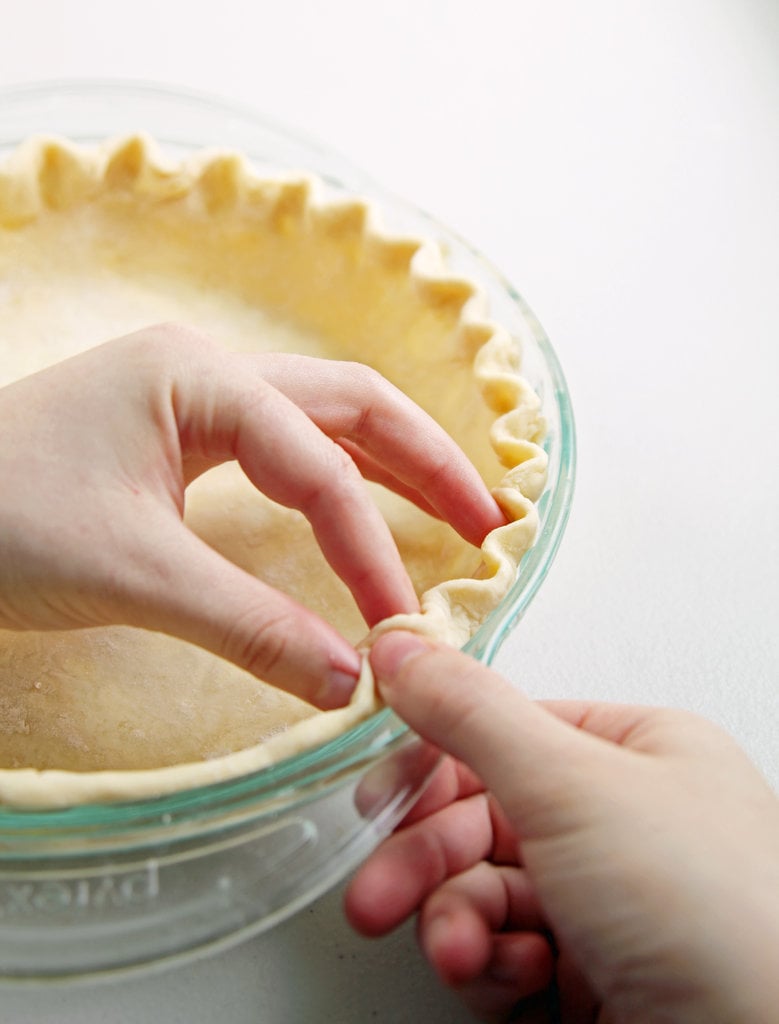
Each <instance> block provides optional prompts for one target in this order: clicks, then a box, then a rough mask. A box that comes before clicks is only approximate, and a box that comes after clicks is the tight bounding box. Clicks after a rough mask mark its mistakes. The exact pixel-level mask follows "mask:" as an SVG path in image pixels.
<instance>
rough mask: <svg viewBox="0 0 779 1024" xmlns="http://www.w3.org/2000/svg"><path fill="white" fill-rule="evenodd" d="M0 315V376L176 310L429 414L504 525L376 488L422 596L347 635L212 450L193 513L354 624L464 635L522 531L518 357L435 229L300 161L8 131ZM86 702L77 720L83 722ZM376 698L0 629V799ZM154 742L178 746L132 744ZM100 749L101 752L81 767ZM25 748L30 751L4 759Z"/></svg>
mask: <svg viewBox="0 0 779 1024" xmlns="http://www.w3.org/2000/svg"><path fill="white" fill-rule="evenodd" d="M0 317H2V322H3V325H4V334H3V349H2V350H0V384H4V383H8V382H10V380H12V379H15V378H17V377H20V376H24V375H25V374H27V373H30V372H33V371H34V370H36V369H39V368H40V367H41V366H42V365H45V364H47V363H52V362H56V361H58V360H59V359H61V358H64V357H66V356H68V355H71V354H73V353H74V352H76V351H78V350H81V349H84V348H88V347H90V346H91V345H93V344H97V343H100V342H102V341H104V340H106V339H107V338H109V337H112V336H116V335H119V334H123V333H127V332H128V331H130V330H133V329H136V328H138V327H142V326H146V325H148V324H149V323H152V322H155V321H159V320H165V319H184V320H186V321H188V322H190V323H192V324H193V325H194V326H197V327H200V328H202V329H206V330H208V331H210V333H212V334H214V335H215V336H216V337H218V338H220V340H223V341H225V343H226V344H228V345H229V346H230V347H235V348H241V349H244V350H251V349H252V348H257V347H258V345H259V344H260V340H261V339H262V344H263V345H265V346H266V347H271V348H274V349H287V350H294V351H304V352H306V353H308V354H313V355H324V356H328V357H332V358H345V359H357V360H359V361H362V362H367V363H370V364H371V365H373V366H374V367H375V368H376V369H378V370H379V371H380V372H381V373H383V374H384V375H385V376H386V377H388V378H389V379H390V380H392V381H393V382H394V383H396V384H398V386H400V387H401V388H402V389H403V390H404V391H406V393H407V394H409V395H410V396H411V397H412V398H414V399H415V400H416V401H417V402H418V403H419V404H420V405H422V406H423V407H424V408H426V409H427V411H428V412H430V413H431V414H432V415H433V416H434V417H435V418H436V419H438V420H439V422H440V423H441V424H442V425H443V426H444V427H445V428H446V429H447V430H448V431H449V433H450V434H452V436H453V437H454V438H455V439H456V440H457V441H458V443H460V445H461V446H462V447H463V448H464V449H465V451H466V453H467V454H468V455H469V456H470V458H471V459H472V460H473V461H474V463H475V464H476V466H477V468H478V469H479V470H480V472H481V473H482V475H483V477H484V478H485V480H486V481H487V482H488V484H489V485H490V486H491V488H492V490H493V493H494V495H495V497H496V498H497V500H498V501H499V503H500V504H501V506H502V508H503V509H504V510H505V512H506V513H507V515H508V517H509V518H510V520H511V522H510V523H509V524H508V525H506V526H504V527H501V528H500V529H497V530H495V531H493V532H492V533H491V534H490V535H489V536H488V537H487V539H486V540H485V542H484V544H483V545H482V549H481V552H480V553H479V552H476V551H475V549H473V548H470V547H469V546H468V545H466V544H465V542H463V541H461V540H460V539H459V538H457V537H456V536H455V535H454V533H453V531H451V530H450V528H449V527H447V526H445V525H444V524H439V523H435V522H432V521H430V520H428V518H427V517H425V516H424V515H423V514H422V513H420V512H418V511H417V510H416V509H412V508H411V507H410V506H408V505H407V504H406V503H405V502H403V501H402V500H400V499H397V498H395V497H394V496H389V495H387V494H385V493H384V492H382V491H381V489H379V488H376V489H375V493H376V499H377V501H378V502H379V504H380V507H381V508H382V511H383V512H384V513H385V515H386V517H387V519H388V521H389V522H390V525H391V527H392V529H393V531H394V532H395V535H396V538H397V539H398V543H399V546H400V549H401V552H402V553H403V555H404V558H405V560H406V562H407V566H408V568H409V572H410V574H411V576H412V579H413V580H414V582H415V584H416V585H417V588H418V590H419V591H420V593H421V607H422V612H421V614H420V615H414V616H401V617H396V618H395V619H392V620H388V621H387V622H385V623H382V624H380V626H379V627H377V629H376V630H374V631H373V633H372V634H370V635H369V636H368V637H367V638H365V637H363V633H364V624H363V623H362V620H361V619H360V617H359V615H358V614H357V612H356V609H355V608H354V606H353V602H351V600H350V598H349V597H348V595H347V594H346V593H345V588H344V587H343V585H342V584H341V583H340V581H338V580H337V579H335V578H334V577H332V574H328V571H327V569H326V567H324V565H323V560H322V559H321V556H320V555H319V553H318V549H316V546H315V545H314V544H313V541H312V540H311V538H310V536H309V535H308V532H307V529H308V528H307V524H306V523H305V520H304V519H303V517H302V516H299V515H298V514H297V513H291V512H289V511H288V510H282V509H279V508H278V507H277V506H273V505H272V503H270V502H268V501H267V500H266V499H264V498H263V497H262V496H261V495H258V494H257V493H256V492H255V491H254V490H253V489H252V488H250V487H249V485H248V484H247V482H246V481H245V480H244V479H243V477H242V475H241V474H240V472H239V471H237V469H236V467H234V466H227V467H220V469H219V470H216V471H213V472H212V473H209V474H206V476H205V477H204V478H203V479H202V481H197V482H196V483H195V484H194V485H193V486H192V487H191V488H190V490H189V491H188V494H187V521H188V524H189V525H190V526H191V527H192V528H193V529H195V530H196V532H198V533H199V534H200V535H201V536H203V537H204V538H205V539H206V540H208V542H209V543H212V544H213V545H214V546H215V547H217V548H218V549H219V550H221V551H223V553H224V554H225V555H226V556H227V557H230V558H233V559H234V560H235V561H237V562H238V563H239V564H241V565H243V567H244V568H247V569H248V571H252V572H256V573H257V574H258V575H262V576H263V578H265V579H266V580H268V581H269V582H271V583H272V584H273V585H275V586H279V587H280V588H281V589H286V590H288V591H289V592H291V593H292V594H293V596H295V597H296V598H297V599H298V600H303V601H304V602H305V603H308V604H309V606H311V607H313V608H314V610H315V611H317V613H318V614H321V615H323V616H324V617H326V618H328V619H329V620H330V621H331V622H333V624H334V625H335V626H336V627H337V628H338V629H339V630H340V631H341V632H342V633H344V635H346V636H347V637H348V638H349V639H350V640H351V641H352V642H354V643H359V642H362V643H363V644H364V645H368V644H370V642H371V641H372V639H373V637H375V635H376V633H377V632H379V631H382V630H385V629H387V628H391V627H392V626H395V625H404V626H406V627H408V628H413V629H417V630H421V631H423V632H425V633H427V634H429V635H431V636H434V637H437V638H439V639H441V640H443V641H445V642H447V643H450V644H453V645H455V646H458V647H461V646H463V645H464V644H465V643H466V642H467V641H468V640H469V639H470V637H471V636H473V634H474V633H475V632H476V630H477V629H478V628H479V626H480V625H481V624H482V623H483V622H484V621H485V619H486V618H487V616H489V615H490V613H491V612H492V611H493V610H494V609H495V608H496V606H497V605H498V604H499V602H500V601H501V599H502V598H503V597H504V596H505V595H506V593H507V592H508V590H509V588H510V587H511V585H512V583H513V581H514V579H515V577H516V573H517V568H518V565H519V562H520V559H521V558H522V556H523V555H524V553H525V552H526V551H527V549H528V548H529V547H530V545H531V544H532V543H533V540H534V537H535V533H536V529H537V513H536V508H535V502H536V501H537V500H538V498H539V496H540V494H541V492H542V490H543V487H544V483H545V479H546V463H547V460H546V454H545V452H544V450H543V448H542V447H541V443H542V441H543V436H544V430H545V425H544V422H543V419H542V418H541V415H540V402H539V400H538V397H537V396H536V395H535V393H534V392H533V390H532V388H531V387H530V386H529V384H528V383H527V382H526V381H525V380H524V379H523V377H522V375H521V373H520V353H519V348H518V344H517V341H516V340H515V339H514V338H512V337H511V336H510V335H509V334H508V332H507V331H506V330H505V329H503V328H502V327H501V326H500V325H498V324H496V323H494V322H492V321H491V320H490V319H489V317H488V314H487V310H486V308H485V300H484V296H483V295H482V293H481V292H480V290H479V288H478V285H477V284H476V283H474V282H472V281H466V280H463V279H461V278H459V277H456V276H454V275H452V274H451V272H449V271H448V270H447V267H446V263H445V258H444V254H443V253H442V252H441V250H440V248H439V247H438V246H437V245H436V244H435V243H434V242H432V241H425V240H421V239H416V238H405V237H393V236H391V235H390V234H389V233H388V232H387V231H386V230H385V229H384V227H383V226H382V224H381V222H380V220H379V216H378V213H377V211H376V210H375V208H374V207H373V206H372V205H371V204H369V203H368V202H365V201H363V200H361V199H354V200H350V201H348V202H344V201H343V200H338V201H334V200H333V199H332V198H331V197H329V196H328V195H327V194H326V191H325V189H324V187H323V185H322V184H321V183H320V182H319V181H317V180H315V179H313V178H310V177H290V178H288V179H287V178H274V179H267V178H261V177H259V176H258V175H257V174H256V173H255V172H254V171H253V170H252V169H251V167H249V166H248V165H247V163H246V162H245V161H244V160H243V159H242V158H241V157H240V156H238V155H235V154H230V153H216V152H208V153H201V154H199V155H198V156H196V157H194V158H192V159H190V160H187V161H184V162H174V163H169V162H166V161H165V160H164V159H163V157H162V155H161V154H160V153H158V152H157V151H156V149H155V147H154V145H153V143H152V142H150V141H149V140H147V139H144V138H142V137H132V138H129V139H122V140H119V141H112V142H109V143H106V144H105V145H103V146H101V147H98V148H92V149H86V148H80V147H76V146H73V145H71V144H69V143H67V142H65V141H63V140H58V139H34V140H30V141H29V142H28V143H26V144H25V145H23V146H22V147H20V149H19V150H17V151H16V152H15V153H14V154H13V156H12V157H11V159H10V160H9V161H8V162H7V163H6V164H5V165H3V167H1V168H0ZM225 508H227V509H228V511H229V515H227V516H226V515H225V514H224V510H225ZM284 536H291V537H293V538H294V540H293V541H291V542H290V546H291V547H292V548H294V550H295V552H296V560H295V562H294V564H292V563H290V562H284V561H283V559H282V560H281V561H279V560H276V561H275V562H274V561H273V559H272V558H270V548H271V547H272V548H273V549H274V550H275V549H277V548H279V544H278V543H277V541H278V538H279V537H284ZM268 538H271V539H272V541H273V543H272V544H271V543H270V542H269V541H268ZM281 547H282V548H283V545H281ZM442 574H443V575H442ZM450 577H451V578H450ZM152 694H154V695H156V697H157V699H158V714H157V717H156V719H155V722H154V723H152V722H151V718H149V720H148V721H141V722H140V724H139V722H138V720H136V719H134V718H133V708H132V707H131V705H132V704H133V702H134V703H135V705H136V709H137V705H138V703H139V702H141V701H144V700H149V699H151V695H152ZM123 702H125V703H126V706H124V705H123ZM86 707H88V708H89V712H90V715H91V721H93V723H94V724H93V733H92V734H88V733H87V734H85V732H84V729H85V728H86V726H85V725H84V721H82V718H83V711H84V709H85V708H86ZM226 707H227V708H229V709H234V712H235V714H234V719H233V720H232V721H227V720H225V719H224V714H225V708H226ZM378 707H379V702H378V700H377V697H376V694H375V690H374V687H373V681H372V679H371V678H370V672H369V670H368V669H367V665H366V669H365V671H364V673H363V677H362V679H361V681H360V684H359V686H358V688H357V690H356V692H355V696H354V698H353V700H352V702H351V703H350V705H349V706H348V707H347V708H344V709H341V710H338V711H330V712H317V711H314V709H312V708H311V707H310V706H308V705H306V704H304V703H303V702H302V701H298V700H297V699H296V698H293V697H291V696H289V695H287V694H283V693H281V691H278V690H276V689H275V688H273V687H270V686H267V685H266V684H263V683H261V682H259V681H257V680H255V679H254V678H253V677H251V676H249V675H248V673H245V672H242V671H241V670H239V669H237V668H235V667H234V666H231V665H228V664H227V663H226V662H222V661H221V660H220V659H218V658H215V657H214V656H213V655H211V654H208V653H207V652H204V651H201V650H200V649H198V648H193V647H191V646H190V645H188V644H184V643H183V642H181V641H178V640H174V639H172V638H168V637H162V636H160V635H158V634H145V633H144V632H143V631H140V630H132V629H130V628H128V627H110V628H106V629H95V630H85V631H77V632H74V633H56V634H35V633H31V634H22V633H20V634H14V633H6V634H4V635H3V636H2V637H1V638H0V737H2V740H0V746H5V747H6V760H5V764H6V767H5V768H1V769H0V801H1V802H2V803H5V804H7V805H16V806H27V807H53V806H66V805H71V804H77V803H86V802H98V801H100V802H104V801H113V800H127V799H140V798H146V797H153V796H158V795H161V794H164V793H170V792H173V791H176V790H180V789H185V788H190V787H196V786H203V785H208V784H210V783H215V782H220V781H222V780H225V779H229V778H234V777H237V776H239V775H244V774H247V773H250V772H254V771H257V770H259V769H261V768H264V767H266V766H268V765H271V764H273V763H276V762H277V761H280V760H282V759H284V758H286V757H289V756H292V755H294V754H296V753H299V752H300V751H302V750H306V749H308V748H310V747H313V746H316V745H318V744H321V743H324V742H326V741H328V740H330V739H332V738H334V737H336V736H338V735H339V734H341V733H343V732H345V731H346V730H348V729H350V728H352V727H353V726H354V725H356V724H357V723H358V722H360V721H361V720H363V719H364V718H366V717H368V716H370V715H371V714H373V713H374V712H375V711H376V710H377V709H378ZM123 716H124V717H123ZM253 716H254V717H253ZM86 717H87V718H89V716H86ZM228 718H229V716H228ZM204 723H205V724H204ZM206 726H207V728H206ZM197 728H200V729H201V733H202V734H198V736H199V739H198V736H196V737H195V740H196V741H197V742H194V746H193V743H192V742H190V740H191V738H192V736H193V735H194V734H195V733H197ZM204 729H205V731H203V730H204ZM209 729H210V732H209ZM241 729H243V730H244V732H243V733H242V732H241ZM246 729H249V730H250V732H251V730H252V729H254V730H256V731H255V732H254V734H253V735H250V734H248V735H247V734H246V732H245V730H246ZM123 730H124V734H123ZM206 733H207V734H208V735H207V736H206ZM141 734H142V735H141ZM171 736H172V737H173V742H172V743H171ZM177 737H178V740H179V741H180V742H179V746H178V747H177V742H176V739H177ZM257 737H259V738H260V742H255V740H256V738H257ZM198 742H199V743H200V746H199V747H198V745H197V743H198ZM101 743H104V744H105V745H106V747H105V750H103V749H102V748H101V747H100V744H101ZM58 744H59V746H58ZM225 746H226V747H227V749H224V748H225ZM169 749H172V750H173V752H174V759H175V761H176V763H169V764H166V763H154V764H153V766H152V767H143V765H142V764H140V765H137V766H135V765H133V763H132V758H133V757H139V758H140V759H141V761H143V758H155V757H157V756H158V755H157V751H160V750H169ZM177 750H178V751H179V753H180V754H181V756H176V751H177ZM8 751H11V753H10V755H9V754H8ZM30 752H32V753H30ZM117 752H121V757H120V758H119V763H120V764H121V765H122V766H121V767H120V768H119V769H118V770H117V769H116V768H115V767H113V766H111V765H106V767H103V762H104V761H105V760H106V759H109V760H110V759H111V758H112V757H114V756H115V755H117V756H118V753H117ZM50 758H54V761H55V763H50V760H49V759H50ZM122 758H125V760H122ZM125 761H127V763H126V764H125ZM179 761H180V762H181V763H178V762H179ZM9 762H10V763H9ZM30 762H32V763H34V764H36V765H37V767H25V766H24V765H26V764H29V763H30ZM17 763H18V764H20V765H21V766H20V767H15V766H14V765H15V764H17ZM60 765H64V766H65V768H66V770H62V768H61V767H60ZM96 769H97V770H96Z"/></svg>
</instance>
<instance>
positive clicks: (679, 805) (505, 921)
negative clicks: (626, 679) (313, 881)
mask: <svg viewBox="0 0 779 1024" xmlns="http://www.w3.org/2000/svg"><path fill="white" fill-rule="evenodd" d="M371 661H372V665H373V669H374V672H375V674H376V677H377V679H378V681H379V687H380V690H381V693H382V694H383V696H384V698H385V699H386V701H387V702H388V703H389V704H390V705H391V706H392V707H393V708H394V709H395V710H396V711H397V713H398V714H399V715H400V716H401V717H402V718H404V719H405V720H406V721H407V722H408V723H409V724H410V725H411V726H412V728H414V729H415V730H416V731H417V732H418V733H419V734H420V735H421V736H423V737H424V738H425V739H427V740H428V741H430V742H431V743H434V744H436V745H437V746H439V747H441V748H443V749H444V750H445V751H447V752H448V753H449V754H451V755H454V758H456V759H457V760H454V759H453V758H446V759H445V760H444V761H443V763H442V765H441V767H440V768H439V770H438V773H437V775H436V776H434V778H433V781H432V783H431V785H430V786H429V788H428V789H427V790H426V791H425V793H424V795H423V796H422V798H421V800H420V802H419V803H418V804H417V806H416V807H415V809H414V810H413V812H412V813H411V815H409V817H408V819H407V821H406V822H405V823H404V825H403V827H402V828H401V829H400V830H398V831H397V832H396V833H395V834H394V835H393V836H391V837H390V838H389V839H388V840H386V841H385V843H384V844H383V845H382V846H381V847H379V849H378V850H377V851H376V852H375V853H374V854H373V856H372V857H371V858H370V859H369V860H368V861H367V862H366V864H365V865H363V867H362V868H361V870H360V871H359V872H358V874H357V875H356V876H355V878H354V879H353V881H352V883H351V886H350V888H349V890H348V892H347V897H346V911H347V915H348V917H349V919H350V920H351V922H352V924H353V925H354V926H355V927H356V928H357V929H358V930H359V931H360V932H362V933H363V934H366V935H382V934H384V933H386V932H388V931H390V930H391V929H392V928H394V927H395V926H397V925H398V924H400V923H401V922H402V921H403V920H404V919H405V918H407V917H408V916H410V915H412V914H415V913H416V914H418V935H419V942H420V944H421V947H422V950H423V951H424V953H425V955H426V956H427V958H428V960H429V961H430V962H431V964H432V965H433V966H434V968H435V969H436V971H437V972H438V974H439V975H440V977H441V978H442V979H443V980H444V982H446V983H447V984H449V985H452V986H454V987H455V988H456V989H458V990H459V992H460V993H461V995H462V997H463V998H464V1000H465V1002H466V1003H467V1004H468V1005H469V1006H470V1007H471V1008H472V1010H473V1011H474V1012H475V1013H476V1014H477V1015H478V1016H479V1017H480V1019H483V1020H485V1021H504V1020H509V1019H510V1020H512V1021H526V1022H531V1021H532V1022H533V1024H537V1022H540V1021H550V1022H551V1021H555V1020H558V1019H562V1020H563V1021H566V1022H576V1024H579V1022H593V1021H596V1020H597V1021H599V1022H603V1024H605V1022H608V1024H622V1022H624V1024H627V1022H630V1024H639V1022H640V1024H653V1022H660V1021H663V1022H665V1021H669V1022H670V1021H673V1022H674V1024H687V1022H695V1024H697V1022H701V1024H703V1022H705V1024H714V1022H723V1024H724V1022H725V1021H728V1022H735V1021H738V1022H739V1024H756V1022H766V1024H768V1022H769V1021H775V1020H776V1013H777V1007H779V970H777V968H779V959H778V957H779V801H777V799H776V797H775V795H774V794H773V793H772V792H771V790H770V788H769V787H768V785H767V784H766V783H765V781H764V780H763V779H762V777H761V776H760V775H759V773H758V772H757V770H756V769H755V768H754V767H753V766H752V765H751V764H750V763H749V761H748V759H747V758H746V756H745V755H744V754H743V752H742V751H741V750H740V749H739V748H738V747H737V746H736V745H735V743H734V742H733V741H732V740H731V739H730V738H728V737H727V736H726V735H725V734H724V733H722V732H720V730H719V729H717V728H716V727H715V726H713V725H711V724H709V723H707V722H705V721H703V720H701V719H698V718H697V717H695V716H693V715H691V714H688V713H685V712H677V711H666V710H652V709H648V708H630V707H621V706H611V705H605V704H585V703H550V704H548V705H545V706H543V705H539V704H534V703H532V702H530V701H529V700H527V699H526V698H525V697H523V696H522V694H521V693H519V692H518V691H517V690H516V689H514V688H513V687H512V686H510V684H509V683H507V682H505V681H504V680H503V679H501V678H500V677H499V676H498V675H496V674H495V673H494V672H492V671H491V670H490V669H488V668H485V667H484V666H482V665H480V664H478V663H477V662H475V661H473V660H472V659H470V658H468V657H467V656H466V655H464V654H462V653H460V652H457V651H454V650H450V649H445V648H441V647H436V646H435V645H431V644H429V643H428V642H427V641H423V640H422V639H421V638H419V637H417V636H413V635H411V634H407V633H399V632H398V633H390V634H387V635H385V636H384V637H382V638H380V639H379V640H378V641H377V643H376V645H375V647H374V649H373V651H372V654H371ZM552 1003H554V1005H555V1007H556V1008H555V1010H554V1014H553V1013H552V1010H551V1009H550V1007H551V1005H552ZM557 1014H559V1016H557Z"/></svg>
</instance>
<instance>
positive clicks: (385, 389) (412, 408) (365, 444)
mask: <svg viewBox="0 0 779 1024" xmlns="http://www.w3.org/2000/svg"><path fill="white" fill-rule="evenodd" d="M260 358H261V372H262V375H263V377H264V378H265V379H266V380H268V381H270V382H271V383H272V384H273V385H274V387H276V388H278V389H279V390H280V391H282V392H283V393H284V394H285V395H287V397H288V398H290V399H291V400H292V401H293V402H295V404H296V405H299V406H300V408H302V409H304V410H305V412H306V413H307V414H308V415H309V416H310V417H311V418H312V419H313V420H314V422H315V423H316V424H317V425H318V426H319V427H320V428H321V429H322V430H323V431H324V432H325V433H326V434H327V435H328V436H329V437H333V438H339V439H344V440H346V441H348V442H352V443H354V444H355V445H357V446H358V447H359V448H360V449H361V450H362V451H363V452H364V453H365V454H366V455H367V456H368V457H369V459H370V460H372V461H373V462H374V463H376V465H378V466H381V467H382V468H383V470H384V471H385V474H386V475H385V476H384V477H383V479H382V481H381V482H383V483H389V482H390V478H392V477H394V478H395V480H397V481H398V482H399V483H400V485H401V486H400V487H396V488H395V489H396V490H399V492H400V493H405V494H406V495H407V496H408V495H411V494H413V492H416V493H418V494H419V495H421V497H422V498H423V499H424V500H425V501H426V502H427V503H429V505H430V506H432V508H433V510H434V511H435V512H436V513H438V515H440V517H441V518H442V519H445V520H446V521H447V522H449V523H450V524H451V525H452V526H453V527H454V529H455V530H457V532H458V533H459V534H460V535H461V536H462V537H464V538H465V539H466V540H467V541H469V542H470V543H472V544H475V545H477V546H478V545H479V544H481V542H482V541H483V540H484V538H485V536H486V535H487V534H488V533H489V532H490V530H494V529H496V528H497V527H499V526H504V525H505V523H506V517H505V516H504V514H503V512H502V511H501V509H500V507H499V506H498V504H497V502H496V501H495V499H494V498H493V497H492V495H491V494H490V492H489V489H488V488H487V485H486V484H485V483H484V481H483V480H482V478H481V476H480V475H479V473H478V471H477V470H476V468H475V467H474V466H473V464H472V463H471V462H470V460H469V459H468V458H467V457H466V455H465V453H464V452H463V451H462V449H461V448H460V447H459V445H458V444H457V443H456V442H455V441H454V440H453V439H452V438H451V437H450V436H449V434H447V432H446V431H445V430H444V429H443V427H441V426H440V425H439V424H438V423H437V422H436V421H435V420H434V419H433V417H432V416H430V415H428V413H426V412H425V411H424V410H423V409H422V408H420V406H418V405H417V404H416V403H415V402H413V401H412V400H411V399H410V398H409V397H408V396H407V395H405V394H404V393H403V392H402V391H401V390H400V389H399V388H396V387H395V386H394V385H393V384H391V383H390V382H389V381H388V380H386V379H385V378H384V377H382V376H381V374H379V373H377V372H376V371H375V370H373V369H371V368H370V367H368V366H364V365H363V364H361V363H353V362H337V361H332V360H326V359H314V358H311V357H308V356H299V355H283V354H279V353H273V354H270V355H264V356H262V357H260ZM420 504H421V503H420Z"/></svg>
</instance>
